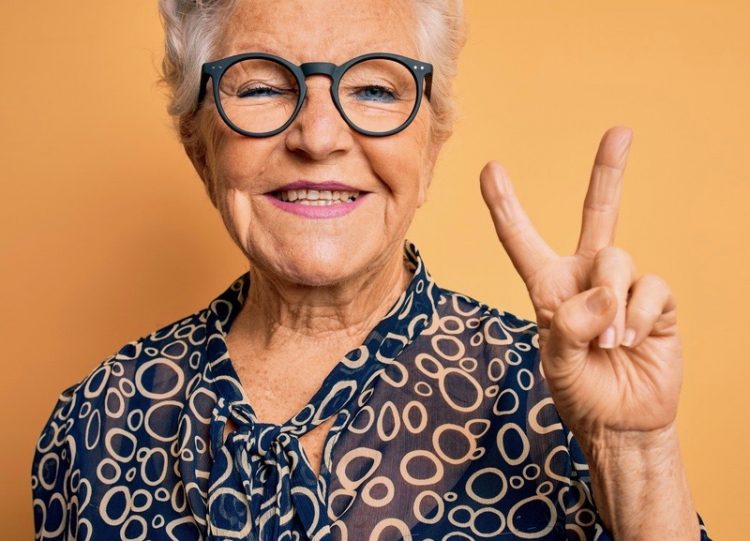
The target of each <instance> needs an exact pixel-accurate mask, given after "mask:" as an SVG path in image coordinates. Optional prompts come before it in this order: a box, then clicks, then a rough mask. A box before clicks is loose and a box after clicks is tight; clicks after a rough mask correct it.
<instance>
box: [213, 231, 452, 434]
mask: <svg viewBox="0 0 750 541" xmlns="http://www.w3.org/2000/svg"><path fill="white" fill-rule="evenodd" d="M404 260H405V262H406V264H407V268H408V269H409V271H410V272H412V273H413V274H412V278H411V280H410V281H409V284H408V286H407V287H406V289H405V290H404V291H403V292H402V294H401V295H400V296H399V298H398V299H397V300H396V301H395V303H394V304H393V306H392V307H391V309H390V310H389V311H388V313H387V314H386V315H385V316H384V317H383V319H382V320H381V321H380V322H379V323H378V324H377V325H376V326H375V327H374V328H373V329H372V330H371V331H370V333H369V334H368V336H367V338H366V339H365V341H364V342H363V343H362V344H361V345H360V346H359V347H358V348H355V349H353V350H351V351H350V352H349V353H347V354H346V355H345V356H344V357H343V358H342V359H341V361H339V363H338V364H337V365H336V366H335V367H334V369H333V370H332V372H331V373H330V374H329V375H328V376H327V378H326V380H325V381H324V385H323V387H322V388H321V390H320V391H319V392H318V393H317V394H316V395H315V396H314V397H313V399H312V400H311V401H310V404H314V403H315V401H316V399H322V398H324V396H319V395H327V394H328V392H329V391H330V389H331V386H332V385H335V384H336V382H337V381H340V380H342V379H346V380H352V379H357V380H359V381H362V378H363V377H364V376H365V375H368V376H369V374H371V373H372V372H374V371H375V370H376V369H377V368H379V367H382V366H383V365H387V364H389V363H390V362H391V361H392V360H393V359H395V358H396V357H397V356H398V355H399V353H400V352H401V351H402V350H403V349H404V348H405V347H406V346H408V345H409V344H410V343H411V342H412V341H413V340H414V338H416V336H418V335H419V333H421V332H422V330H424V329H426V328H428V327H429V326H430V325H431V323H432V320H433V316H434V314H435V312H436V306H437V304H438V300H439V298H440V288H439V287H438V286H437V285H436V284H435V282H434V281H433V279H432V277H431V276H430V274H429V272H428V271H427V268H426V266H425V264H424V261H423V260H422V257H421V255H420V253H419V250H418V249H417V246H416V245H415V244H414V243H413V242H411V241H410V240H408V239H406V240H405V241H404ZM249 288H250V273H249V271H248V272H245V273H244V274H242V275H240V276H239V277H238V278H237V279H235V280H234V281H233V282H232V284H231V285H230V286H229V287H228V288H227V289H226V290H225V291H224V292H222V293H221V294H220V295H219V296H218V297H216V298H215V299H214V300H213V301H212V302H211V303H210V305H209V307H208V309H207V311H206V316H205V317H206V330H207V334H208V337H207V340H206V355H207V356H206V361H207V363H208V367H209V372H210V374H211V375H210V376H209V379H210V380H212V381H213V382H214V383H215V384H216V386H217V390H218V391H219V407H220V408H221V409H226V410H227V411H226V413H227V414H230V413H231V415H232V417H233V419H234V420H235V421H236V422H238V423H239V424H245V423H248V422H254V421H256V419H255V414H254V412H253V410H252V408H251V407H250V405H249V403H248V399H247V396H246V395H245V393H244V390H243V388H242V386H241V384H240V380H239V377H238V375H237V373H236V371H235V369H234V366H233V365H232V363H231V360H230V358H229V353H228V348H227V344H226V336H227V334H228V333H229V330H230V329H231V327H232V323H233V322H234V320H235V319H236V317H237V314H238V313H239V312H240V310H241V308H242V305H243V303H244V301H245V299H246V298H247V294H248V291H249ZM207 375H208V374H207ZM349 398H350V399H351V396H350V397H349ZM347 402H348V400H347ZM337 405H338V406H340V407H339V408H338V409H341V407H343V406H344V405H345V404H337ZM318 406H320V404H318ZM307 407H308V406H306V407H305V408H304V409H303V410H302V411H305V409H307ZM314 409H316V410H328V409H329V408H319V407H315V408H314ZM300 413H302V412H300ZM327 413H328V415H326V414H327ZM333 413H335V411H330V412H328V411H319V414H318V415H316V416H315V417H318V419H310V420H309V421H310V423H305V424H306V425H307V424H310V425H312V426H317V425H318V424H320V423H322V422H323V421H325V419H326V418H328V417H330V415H332V414H333ZM321 414H322V415H321ZM290 421H294V418H293V419H290ZM290 421H287V423H285V425H290V424H293V425H295V426H293V427H290V429H297V430H296V431H297V432H299V433H304V432H305V431H306V429H305V428H308V429H309V427H304V426H300V423H298V422H295V423H290Z"/></svg>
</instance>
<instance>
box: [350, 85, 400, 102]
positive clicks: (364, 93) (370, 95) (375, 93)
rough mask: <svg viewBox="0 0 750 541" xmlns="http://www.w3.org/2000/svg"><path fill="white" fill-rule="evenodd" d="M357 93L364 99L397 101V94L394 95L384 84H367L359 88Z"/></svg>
mask: <svg viewBox="0 0 750 541" xmlns="http://www.w3.org/2000/svg"><path fill="white" fill-rule="evenodd" d="M355 94H356V96H357V97H358V98H359V99H362V100H372V101H396V96H395V95H394V93H393V92H392V91H391V90H389V89H387V88H385V87H384V86H376V85H371V86H365V87H362V88H360V89H358V90H357V91H356V92H355Z"/></svg>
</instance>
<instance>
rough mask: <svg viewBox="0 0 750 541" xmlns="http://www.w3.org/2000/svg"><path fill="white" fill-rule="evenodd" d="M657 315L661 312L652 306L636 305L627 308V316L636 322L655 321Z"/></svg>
mask: <svg viewBox="0 0 750 541" xmlns="http://www.w3.org/2000/svg"><path fill="white" fill-rule="evenodd" d="M659 314H661V310H659V309H657V308H656V307H655V306H652V305H646V304H636V305H631V306H630V307H628V316H629V317H631V318H634V319H638V320H651V319H656V318H657V317H659Z"/></svg>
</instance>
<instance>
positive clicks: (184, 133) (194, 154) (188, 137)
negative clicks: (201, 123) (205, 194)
mask: <svg viewBox="0 0 750 541" xmlns="http://www.w3.org/2000/svg"><path fill="white" fill-rule="evenodd" d="M179 132H180V141H182V145H183V147H184V148H185V153H186V154H187V155H188V158H190V162H191V163H192V164H193V167H194V168H195V170H196V172H197V173H198V175H199V176H200V177H201V180H203V183H204V184H205V183H206V182H208V160H207V157H206V144H205V142H204V141H203V138H202V137H201V134H200V133H199V132H198V123H197V122H196V118H195V115H191V116H189V117H183V118H181V119H180V120H179Z"/></svg>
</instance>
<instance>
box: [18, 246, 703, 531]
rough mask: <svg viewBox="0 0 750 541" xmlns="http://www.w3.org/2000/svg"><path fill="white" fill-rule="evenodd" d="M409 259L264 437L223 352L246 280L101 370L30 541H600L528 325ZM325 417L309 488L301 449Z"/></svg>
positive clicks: (69, 406)
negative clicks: (378, 316) (397, 286)
mask: <svg viewBox="0 0 750 541" xmlns="http://www.w3.org/2000/svg"><path fill="white" fill-rule="evenodd" d="M404 258H405V262H406V264H407V265H408V267H409V269H410V271H411V272H412V274H413V276H412V279H411V282H410V283H409V285H408V287H407V288H406V290H405V291H404V292H403V293H402V295H401V297H400V298H399V299H398V300H397V301H396V302H395V303H394V305H393V306H392V307H391V309H390V311H389V312H388V314H386V316H385V317H384V318H383V319H382V320H381V321H380V322H379V323H378V324H377V325H376V326H375V328H373V329H372V331H371V332H370V333H369V335H368V336H367V338H366V339H365V341H364V342H363V343H362V344H361V345H360V346H359V347H358V348H355V349H353V350H352V351H350V352H349V353H347V354H346V355H345V356H344V357H343V358H342V359H341V360H340V361H339V362H338V364H336V366H335V367H334V369H333V370H332V371H331V372H330V373H329V374H328V376H327V377H326V378H325V380H324V381H323V382H322V385H321V386H320V389H319V390H318V391H317V392H316V393H315V394H314V396H312V397H311V399H310V400H309V402H308V403H307V404H306V405H305V406H304V407H303V408H302V409H301V410H300V411H299V413H297V415H295V416H294V417H292V418H291V419H289V420H288V421H287V422H286V423H284V424H281V425H275V424H268V423H262V422H258V420H257V418H256V415H255V412H254V410H253V408H252V405H251V402H252V401H251V400H249V399H248V397H247V396H246V394H245V392H244V390H243V388H242V385H241V384H240V380H239V377H238V376H237V373H236V371H235V369H234V367H233V365H232V361H231V359H230V358H229V354H228V350H227V345H226V335H227V333H228V332H229V329H230V328H231V325H232V322H233V320H234V318H235V317H236V315H237V313H238V312H239V311H240V309H241V307H242V304H243V302H244V299H245V298H246V297H247V293H248V291H249V288H250V287H251V284H250V278H249V273H245V274H243V275H241V276H240V277H238V278H237V279H236V280H234V282H233V283H232V284H231V285H230V286H229V287H228V288H227V289H226V290H225V291H224V292H223V293H221V294H220V295H219V296H218V297H216V298H215V299H214V300H213V301H212V302H211V303H210V304H209V305H208V307H207V308H205V309H203V310H199V311H198V312H196V313H194V314H192V315H190V316H188V317H185V318H182V319H180V320H178V321H176V322H174V323H172V324H169V325H166V326H164V327H163V328H161V329H159V330H157V331H155V332H153V333H151V334H149V335H147V336H144V337H142V338H139V339H138V340H135V341H133V342H130V343H128V344H125V345H124V346H123V347H122V348H120V349H119V351H117V352H116V353H115V354H114V355H112V356H110V357H108V358H107V359H105V360H103V361H102V362H101V363H100V364H99V365H98V366H97V367H96V369H95V370H94V371H93V372H92V373H91V374H90V375H89V376H87V377H86V378H84V380H83V381H81V382H79V383H77V384H75V385H73V386H71V387H69V388H68V389H66V390H65V391H63V393H62V394H61V396H60V398H59V401H58V403H57V405H56V407H55V408H54V411H53V412H52V415H51V417H50V419H49V421H48V422H47V424H46V426H45V428H44V430H43V431H42V433H41V435H40V437H39V440H38V442H37V445H36V450H35V451H36V452H35V455H34V460H33V466H32V479H31V482H32V490H33V507H34V520H35V529H36V539H59V540H62V539H76V540H79V541H89V540H98V539H122V540H124V541H145V540H157V539H164V540H173V541H177V540H179V541H189V540H209V539H211V540H213V539H216V540H219V539H221V540H224V539H247V540H277V539H279V540H285V539H286V540H303V539H314V540H334V539H335V540H342V541H345V540H357V541H359V540H370V541H386V540H398V539H404V540H412V539H413V540H416V539H419V540H425V541H448V540H462V539H469V540H472V539H475V540H478V539H540V540H550V539H567V540H590V539H598V540H607V539H611V536H610V534H609V533H608V532H607V530H606V528H605V526H604V525H603V523H602V521H601V519H600V517H599V515H598V514H597V512H596V507H595V505H594V501H593V498H592V494H591V485H590V478H589V473H588V467H587V465H586V463H585V459H584V456H583V454H582V452H581V449H580V447H579V446H578V443H577V442H576V440H575V438H574V437H573V435H572V433H571V432H570V431H569V430H568V428H567V427H566V426H565V425H564V424H563V423H562V421H561V420H560V418H559V416H558V414H557V411H556V409H555V406H554V403H553V401H552V399H551V397H550V395H549V391H548V389H547V387H546V384H545V381H544V375H543V373H542V371H541V370H540V366H539V349H538V335H537V328H536V325H535V324H534V323H533V322H531V321H527V320H524V319H520V318H517V317H516V316H514V315H513V314H510V313H507V312H502V311H499V310H497V309H495V308H491V307H489V306H487V305H485V304H483V303H481V302H479V301H477V300H475V299H473V298H471V297H468V296H466V295H462V294H460V293H457V292H454V291H451V290H448V289H443V288H440V287H438V286H437V285H436V284H435V282H434V281H433V280H432V278H431V276H430V275H429V273H428V272H427V269H426V268H425V266H424V262H423V260H422V258H421V256H420V255H419V252H418V250H417V248H416V246H415V245H414V244H413V243H411V242H410V241H408V240H407V241H406V242H405V244H404ZM332 417H333V418H334V423H333V425H332V427H331V429H330V431H329V432H328V434H327V436H326V440H325V445H324V453H323V458H322V462H321V464H320V474H319V475H318V476H316V475H315V473H314V471H313V469H312V467H311V465H310V462H309V460H308V457H307V455H306V454H305V452H304V450H303V448H302V447H301V446H300V443H299V437H300V436H301V435H303V434H305V433H306V432H308V431H310V430H313V429H315V427H316V426H318V425H320V424H322V423H323V422H325V421H326V420H327V419H329V418H332ZM229 419H231V420H232V425H233V426H234V427H236V428H235V429H234V430H231V431H230V432H229V433H228V435H227V436H226V437H224V428H225V426H226V425H227V423H228V420H229ZM699 518H700V517H699ZM701 524H702V522H701ZM702 539H709V538H708V535H707V533H706V530H705V528H702Z"/></svg>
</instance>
